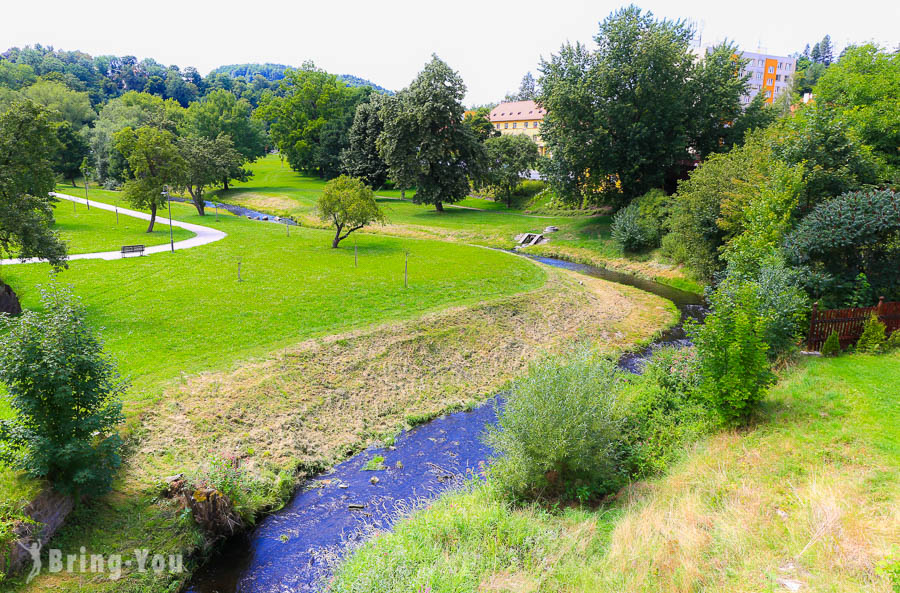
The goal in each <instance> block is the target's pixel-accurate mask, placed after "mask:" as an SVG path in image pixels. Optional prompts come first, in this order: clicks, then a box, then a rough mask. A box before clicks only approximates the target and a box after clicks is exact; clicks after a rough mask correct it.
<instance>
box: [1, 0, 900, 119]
mask: <svg viewBox="0 0 900 593" xmlns="http://www.w3.org/2000/svg"><path fill="white" fill-rule="evenodd" d="M636 3H637V4H638V5H639V6H640V7H642V8H644V9H645V10H650V11H652V12H653V13H654V14H655V15H656V16H658V17H667V18H673V19H674V18H682V19H685V20H688V21H690V22H692V23H694V24H695V25H696V27H697V31H698V39H697V42H698V43H699V44H702V45H707V44H712V43H715V42H718V41H721V40H723V39H725V38H727V39H729V40H733V41H734V42H736V43H737V44H738V45H739V46H740V47H741V48H742V49H745V50H748V51H758V49H759V48H762V50H763V51H767V52H770V53H773V54H778V55H787V54H790V53H793V52H796V51H802V50H803V47H804V46H805V45H806V44H807V43H815V42H816V41H818V40H819V39H821V38H822V37H823V36H824V35H825V34H830V35H831V38H832V41H833V43H834V45H835V49H836V51H835V55H837V54H838V52H840V50H841V49H842V48H843V47H844V46H845V45H846V44H848V43H859V42H866V41H875V42H877V43H880V44H881V45H883V46H888V47H891V48H893V47H896V46H897V45H898V43H900V28H898V25H900V2H898V1H897V0H855V1H853V2H847V1H842V2H837V1H835V0H819V1H818V2H806V1H797V0H793V1H784V0H751V1H742V0H730V1H727V0H692V1H690V2H672V1H669V2H665V1H661V0H645V1H643V2H636ZM624 4H626V2H611V1H607V0H594V1H580V0H542V1H536V0H506V1H497V0H482V1H472V0H457V1H455V2H433V1H430V0H418V1H405V0H403V1H393V0H382V1H377V0H369V1H356V0H352V1H342V0H331V1H322V0H317V1H316V2H310V1H309V0H292V1H290V2H282V1H279V0H269V1H268V2H264V3H262V4H255V3H252V2H239V3H238V2H229V1H228V0H219V1H216V2H211V1H207V0H203V1H195V0H181V1H180V2H175V1H172V0H155V1H153V2H140V3H138V2H131V1H129V0H117V1H108V0H81V1H80V2H72V1H71V0H66V1H60V0H39V1H35V0H26V1H20V0H3V7H2V9H0V51H2V50H3V49H5V48H6V47H12V46H19V47H23V46H25V45H33V44H35V43H41V44H43V45H52V46H54V47H56V48H58V49H65V50H75V49H78V50H81V51H84V52H87V53H89V54H91V55H102V54H115V55H133V56H136V57H137V58H138V59H139V60H140V59H143V58H147V57H150V58H153V59H155V60H157V61H158V62H160V63H162V64H165V65H171V64H177V65H178V66H179V67H182V68H183V67H185V66H194V67H196V68H197V69H198V70H199V71H200V72H201V73H202V74H204V75H205V74H206V73H207V72H209V71H210V70H211V69H213V68H215V67H216V66H219V65H222V64H233V63H245V62H273V63H280V64H288V65H293V66H299V65H300V64H301V63H303V62H304V61H306V60H312V61H314V62H315V63H316V65H317V66H319V67H321V68H324V69H325V70H327V71H329V72H333V73H335V74H354V75H356V76H361V77H363V78H368V79H369V80H371V81H373V82H375V83H377V84H380V85H382V86H384V87H387V88H390V89H394V90H399V89H401V88H403V87H405V86H406V85H408V84H409V82H410V81H411V80H412V79H413V78H414V77H415V75H416V74H417V73H418V72H419V71H420V70H421V69H422V66H423V65H424V64H425V62H427V61H428V59H429V58H430V56H431V54H432V53H437V54H438V55H439V56H440V57H441V58H442V59H443V60H444V61H446V62H447V63H448V64H450V66H452V67H453V68H454V69H456V70H458V71H459V73H460V74H461V75H462V77H463V80H464V81H465V83H466V85H467V88H468V94H467V96H466V104H467V105H472V104H484V103H491V102H497V101H499V100H502V98H503V96H504V95H505V94H506V93H507V92H510V91H515V90H516V88H517V87H518V84H519V81H520V80H521V78H522V76H523V75H524V74H525V73H526V72H528V71H532V72H534V73H535V74H537V69H538V66H539V64H540V60H541V58H542V57H543V58H549V56H550V55H551V54H553V53H555V52H557V51H558V50H559V48H560V46H561V45H562V44H564V43H566V42H572V43H574V42H576V41H581V42H584V43H588V44H590V45H593V40H592V38H593V36H594V35H595V34H596V32H597V27H598V23H599V22H600V21H602V20H603V19H604V18H606V17H607V16H608V15H609V14H610V13H611V12H613V11H614V10H616V9H617V8H620V7H621V6H623V5H624Z"/></svg>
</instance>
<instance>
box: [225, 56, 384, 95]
mask: <svg viewBox="0 0 900 593" xmlns="http://www.w3.org/2000/svg"><path fill="white" fill-rule="evenodd" d="M288 68H291V66H287V65H285V64H270V63H268V62H266V63H265V64H228V65H226V66H219V67H218V68H216V69H215V70H213V71H212V72H210V76H211V75H213V74H225V75H227V76H231V77H232V78H238V77H244V78H246V79H252V78H253V77H255V76H257V75H259V76H262V77H263V78H265V79H266V80H268V81H269V82H275V81H277V80H281V79H282V78H284V71H285V70H287V69H288ZM336 76H337V77H338V78H339V79H340V80H342V81H344V82H345V83H347V86H370V87H372V88H373V89H375V90H376V91H378V92H381V93H385V94H388V95H393V94H394V91H392V90H390V89H386V88H384V87H383V86H381V85H378V84H375V83H374V82H372V81H371V80H368V79H366V78H360V77H359V76H354V75H352V74H337V75H336Z"/></svg>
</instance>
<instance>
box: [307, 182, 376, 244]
mask: <svg viewBox="0 0 900 593" xmlns="http://www.w3.org/2000/svg"><path fill="white" fill-rule="evenodd" d="M317 208H318V211H319V217H320V218H321V219H322V220H323V221H324V222H330V223H331V224H333V225H334V228H335V234H334V239H333V240H332V242H331V247H332V248H334V249H337V246H338V244H339V243H340V242H341V241H343V240H344V239H346V238H347V237H348V236H350V233H352V232H353V231H358V230H359V229H361V228H363V227H364V226H366V225H367V224H371V223H373V222H381V223H384V220H385V218H384V213H383V212H382V211H381V208H380V207H379V206H378V202H376V201H375V195H374V194H373V193H372V188H370V187H368V186H367V185H366V184H365V183H363V182H362V180H360V179H354V178H353V177H348V176H346V175H341V176H340V177H337V178H335V179H332V180H331V181H329V182H328V183H326V184H325V188H324V189H323V190H322V194H321V195H320V196H319V201H318V202H317Z"/></svg>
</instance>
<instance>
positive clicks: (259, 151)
mask: <svg viewBox="0 0 900 593" xmlns="http://www.w3.org/2000/svg"><path fill="white" fill-rule="evenodd" d="M252 112H253V108H252V107H251V105H250V103H249V102H248V101H247V100H246V99H237V98H236V97H235V96H234V95H233V94H232V93H230V92H228V91H225V90H214V91H212V92H211V93H209V94H208V95H207V96H205V97H204V98H203V99H201V100H200V101H196V102H194V103H191V104H190V105H189V106H188V109H187V111H186V113H185V117H184V122H183V124H182V126H181V127H182V129H183V131H184V132H185V134H186V135H196V136H200V137H202V138H206V139H207V140H215V139H216V138H218V137H219V135H220V134H227V135H228V136H229V137H230V138H231V141H232V142H233V143H234V149H235V150H237V151H238V152H239V153H240V154H241V155H242V156H243V157H244V162H245V163H252V162H253V161H255V160H256V159H257V158H259V157H261V156H263V155H264V154H265V152H266V135H265V130H264V129H263V124H262V122H261V121H259V120H254V119H252V118H251V115H252ZM242 164H243V163H242ZM223 174H224V175H225V176H224V177H223V178H222V179H220V181H221V182H222V184H223V185H224V187H225V189H228V182H229V181H230V179H231V178H229V177H228V176H227V173H223Z"/></svg>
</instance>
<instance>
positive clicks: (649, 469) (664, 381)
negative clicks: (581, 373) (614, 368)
mask: <svg viewBox="0 0 900 593" xmlns="http://www.w3.org/2000/svg"><path fill="white" fill-rule="evenodd" d="M697 363H698V361H697V355H696V351H695V350H694V349H693V348H682V349H676V348H662V349H660V350H658V351H657V352H656V353H654V355H653V358H652V359H651V360H650V361H649V362H648V363H647V364H646V365H645V366H644V371H643V374H642V375H640V376H636V377H635V378H634V379H632V380H631V381H630V385H629V386H628V387H627V388H626V389H625V390H624V391H623V393H622V396H621V397H622V408H623V410H624V426H623V429H622V434H623V441H624V447H623V450H624V451H625V459H624V460H623V462H624V468H625V470H626V472H627V473H628V475H629V477H631V478H642V477H645V476H648V475H651V474H655V473H659V472H661V471H663V470H664V469H665V468H666V467H668V466H669V465H670V464H671V463H672V461H674V460H675V459H676V458H677V457H678V456H679V455H680V454H681V453H682V452H683V451H684V449H685V446H686V445H687V444H689V443H690V442H692V441H694V440H696V439H697V438H698V437H699V436H701V435H703V434H706V433H708V432H710V431H711V430H712V428H713V427H714V425H715V420H714V418H713V414H711V413H710V410H709V408H707V406H706V405H705V403H706V402H705V400H704V399H703V396H702V393H701V390H700V387H701V381H700V374H699V372H698V364H697Z"/></svg>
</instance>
